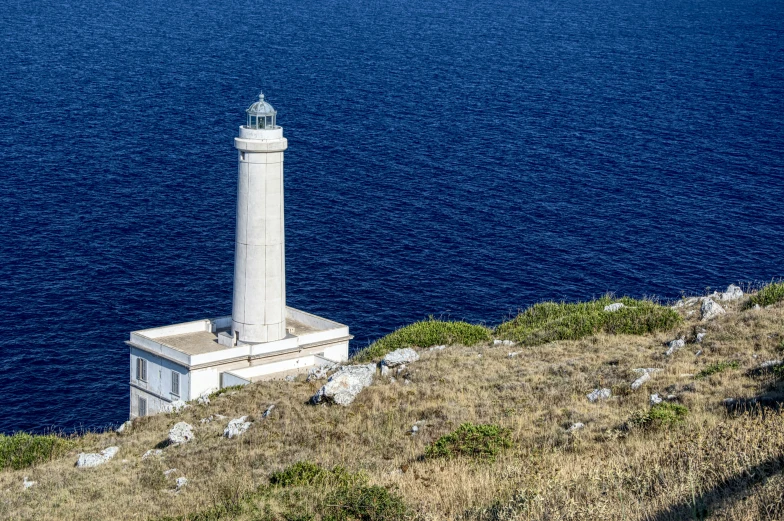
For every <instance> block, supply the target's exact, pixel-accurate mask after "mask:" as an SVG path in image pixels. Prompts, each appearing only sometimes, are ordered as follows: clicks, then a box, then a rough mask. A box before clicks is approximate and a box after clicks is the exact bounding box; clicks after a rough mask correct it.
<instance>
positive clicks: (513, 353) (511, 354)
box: [506, 351, 520, 358]
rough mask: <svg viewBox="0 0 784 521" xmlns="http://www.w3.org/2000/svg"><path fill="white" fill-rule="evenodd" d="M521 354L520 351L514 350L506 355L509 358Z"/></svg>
mask: <svg viewBox="0 0 784 521" xmlns="http://www.w3.org/2000/svg"><path fill="white" fill-rule="evenodd" d="M519 354H520V351H514V352H512V353H509V354H508V355H506V357H507V358H514V357H516V356H517V355H519Z"/></svg>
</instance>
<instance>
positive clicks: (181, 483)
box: [177, 476, 188, 490]
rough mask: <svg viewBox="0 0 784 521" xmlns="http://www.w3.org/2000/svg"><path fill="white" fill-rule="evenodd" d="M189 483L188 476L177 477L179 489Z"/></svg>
mask: <svg viewBox="0 0 784 521" xmlns="http://www.w3.org/2000/svg"><path fill="white" fill-rule="evenodd" d="M187 484H188V478H186V477H184V476H183V477H180V478H177V490H179V489H181V488H182V487H184V486H185V485H187Z"/></svg>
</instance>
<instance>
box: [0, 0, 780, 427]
mask: <svg viewBox="0 0 784 521" xmlns="http://www.w3.org/2000/svg"><path fill="white" fill-rule="evenodd" d="M0 43H1V44H2V45H0V178H1V179H2V182H3V190H2V191H0V224H2V232H3V233H2V240H1V241H0V320H1V321H2V323H1V324H2V327H1V328H0V331H1V332H2V333H1V334H0V432H13V431H15V430H18V429H25V430H36V431H40V430H44V429H48V428H55V429H61V430H66V431H69V430H73V429H77V430H78V429H85V428H102V427H106V426H109V425H112V424H117V423H119V422H121V421H124V420H125V419H126V417H127V410H128V380H129V369H128V353H127V347H126V346H125V345H124V344H123V341H124V340H126V339H127V335H128V332H129V331H131V330H135V329H142V328H147V327H153V326H159V325H164V324H169V323H173V322H181V321H187V320H193V319H198V318H203V317H207V316H216V315H222V314H229V313H230V312H231V293H232V288H231V282H232V274H233V270H232V262H233V259H232V257H233V252H234V248H233V235H234V204H235V192H236V153H235V151H234V149H233V147H232V139H233V136H234V135H235V134H236V132H237V126H238V125H240V124H242V122H243V120H244V109H245V108H246V107H247V106H248V105H249V104H250V103H252V102H253V101H254V100H255V99H256V96H257V94H258V91H259V90H260V89H263V90H264V92H265V94H266V95H267V99H268V100H269V101H271V102H272V104H273V105H274V106H275V107H276V108H277V109H278V112H279V114H278V121H279V123H280V124H281V125H282V126H283V127H284V132H285V135H286V136H287V137H288V139H289V149H288V151H287V152H286V171H285V175H286V193H285V197H286V220H287V221H286V234H287V237H286V240H287V245H286V255H287V269H288V272H287V277H288V278H287V282H288V301H289V303H290V304H291V305H294V306H297V307H300V308H302V309H305V310H308V311H311V312H314V313H318V314H323V315H324V316H326V317H329V318H332V319H335V320H338V321H341V322H343V323H346V324H349V325H350V327H351V330H352V332H353V334H354V335H356V338H355V340H354V348H358V347H362V346H363V345H367V343H368V342H370V341H372V340H373V339H374V338H377V337H379V336H381V335H383V334H385V333H388V332H389V331H391V330H393V329H394V328H396V327H398V326H401V325H404V324H407V323H410V322H412V321H415V320H418V319H421V318H423V317H427V316H429V315H433V316H437V317H448V318H453V319H466V320H470V321H477V322H485V323H487V324H491V325H492V324H496V323H498V322H500V321H501V320H503V319H504V317H506V316H508V315H510V314H513V313H515V312H516V311H517V310H518V309H520V308H524V307H526V306H528V305H530V304H532V303H535V302H537V301H541V300H545V299H567V300H574V299H586V298H591V297H594V296H598V295H601V294H603V293H605V292H607V291H612V292H616V293H618V294H628V295H633V296H658V297H662V298H674V297H678V296H679V295H680V294H681V293H682V292H686V293H695V292H702V291H704V290H705V288H706V287H710V288H723V287H724V286H726V285H727V284H728V283H733V282H750V283H754V282H761V281H766V280H770V279H772V278H774V277H781V276H784V241H782V237H783V236H784V132H783V130H784V3H782V2H780V1H778V0H749V1H741V0H711V1H707V0H686V1H683V0H678V1H675V0H657V1H648V0H612V1H611V0H519V1H510V0H471V1H467V0H450V1H446V0H425V1H413V0H394V1H392V0H371V1H365V2H363V1H358V0H351V1H349V0H324V1H318V2H317V1H303V0H288V1H285V2H283V1H280V0H269V1H266V2H264V3H260V2H251V1H248V0H225V1H223V2H214V1H205V0H191V1H188V2H185V1H182V0H170V1H168V2H158V1H152V0H126V1H123V2H118V1H98V0H61V1H57V0H40V1H38V2H22V1H21V0H6V1H5V2H4V3H3V7H2V16H0Z"/></svg>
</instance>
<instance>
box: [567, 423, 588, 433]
mask: <svg viewBox="0 0 784 521" xmlns="http://www.w3.org/2000/svg"><path fill="white" fill-rule="evenodd" d="M584 427H585V424H584V423H583V422H577V423H573V424H572V425H571V426H570V427H569V428H568V429H566V431H567V432H574V431H579V430H580V429H582V428H584Z"/></svg>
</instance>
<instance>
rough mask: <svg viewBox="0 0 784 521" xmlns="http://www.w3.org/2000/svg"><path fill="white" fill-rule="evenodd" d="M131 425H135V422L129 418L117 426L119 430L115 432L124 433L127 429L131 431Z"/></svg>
mask: <svg viewBox="0 0 784 521" xmlns="http://www.w3.org/2000/svg"><path fill="white" fill-rule="evenodd" d="M131 425H133V422H132V421H131V420H128V421H127V422H125V423H123V424H122V425H120V426H119V427H117V430H116V431H115V432H116V433H118V434H122V433H123V432H125V431H129V430H131Z"/></svg>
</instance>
